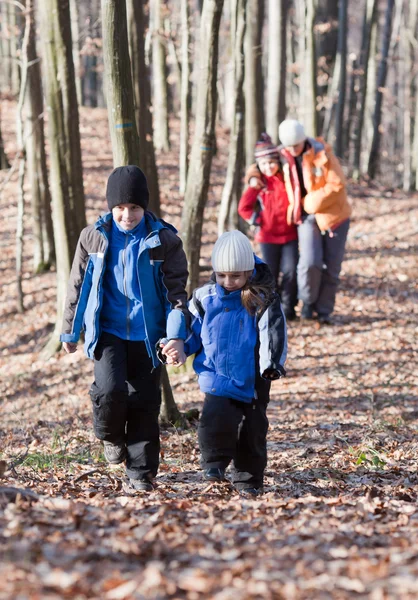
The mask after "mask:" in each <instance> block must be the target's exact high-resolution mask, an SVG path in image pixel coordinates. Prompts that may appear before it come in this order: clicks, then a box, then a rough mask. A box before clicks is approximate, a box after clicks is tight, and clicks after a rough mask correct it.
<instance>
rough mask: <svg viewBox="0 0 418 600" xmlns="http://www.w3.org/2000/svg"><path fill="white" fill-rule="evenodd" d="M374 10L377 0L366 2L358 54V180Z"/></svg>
mask: <svg viewBox="0 0 418 600" xmlns="http://www.w3.org/2000/svg"><path fill="white" fill-rule="evenodd" d="M376 9H377V0H366V8H365V11H364V20H363V34H362V42H361V52H360V66H361V69H362V71H363V74H362V76H361V77H360V89H359V94H358V97H359V99H360V101H359V107H358V109H357V113H358V116H357V119H356V126H355V131H354V158H353V178H354V179H355V180H358V179H359V178H360V158H361V141H362V134H363V125H364V114H365V110H366V99H367V84H368V76H369V62H370V47H371V40H372V38H373V35H372V30H373V25H374V26H375V24H376Z"/></svg>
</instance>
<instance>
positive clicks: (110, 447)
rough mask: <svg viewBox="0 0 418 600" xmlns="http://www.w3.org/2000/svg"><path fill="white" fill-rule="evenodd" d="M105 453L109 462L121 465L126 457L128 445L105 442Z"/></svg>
mask: <svg viewBox="0 0 418 600" xmlns="http://www.w3.org/2000/svg"><path fill="white" fill-rule="evenodd" d="M103 449H104V455H105V458H106V460H107V462H108V463H110V464H111V465H119V464H120V463H122V462H123V461H124V460H125V458H126V446H125V444H124V443H122V444H112V443H111V442H103Z"/></svg>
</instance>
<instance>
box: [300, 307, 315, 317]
mask: <svg viewBox="0 0 418 600" xmlns="http://www.w3.org/2000/svg"><path fill="white" fill-rule="evenodd" d="M313 312H314V311H313V306H312V304H306V303H305V304H304V305H303V306H302V310H301V312H300V318H301V319H306V320H307V321H311V320H312V319H313V318H314V314H313Z"/></svg>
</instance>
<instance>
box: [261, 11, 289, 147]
mask: <svg viewBox="0 0 418 600" xmlns="http://www.w3.org/2000/svg"><path fill="white" fill-rule="evenodd" d="M287 10H288V0H269V19H268V21H269V37H268V40H269V48H268V71H267V72H268V75H267V118H266V123H267V131H268V133H269V135H270V137H271V139H272V140H273V142H274V143H275V144H277V142H278V139H279V137H278V128H279V124H280V123H281V121H283V119H284V118H285V116H286V72H287V62H286V46H287V39H286V32H287V27H286V25H287Z"/></svg>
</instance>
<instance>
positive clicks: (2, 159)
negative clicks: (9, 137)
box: [0, 110, 10, 171]
mask: <svg viewBox="0 0 418 600" xmlns="http://www.w3.org/2000/svg"><path fill="white" fill-rule="evenodd" d="M9 168H10V164H9V161H8V159H7V156H6V152H5V150H4V143H3V136H2V134H1V110H0V171H2V170H3V169H9Z"/></svg>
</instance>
